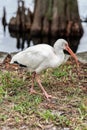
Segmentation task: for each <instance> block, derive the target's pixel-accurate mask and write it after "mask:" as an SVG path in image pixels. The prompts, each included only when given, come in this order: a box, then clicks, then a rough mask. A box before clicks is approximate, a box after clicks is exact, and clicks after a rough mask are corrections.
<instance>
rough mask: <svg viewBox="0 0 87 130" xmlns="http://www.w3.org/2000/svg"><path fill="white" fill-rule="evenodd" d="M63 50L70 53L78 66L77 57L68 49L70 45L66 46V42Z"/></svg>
mask: <svg viewBox="0 0 87 130" xmlns="http://www.w3.org/2000/svg"><path fill="white" fill-rule="evenodd" d="M65 50H67V51H68V52H69V53H70V54H71V56H72V57H73V58H74V59H75V61H76V64H77V67H79V63H78V58H77V56H76V55H75V54H74V52H73V51H72V50H71V49H70V47H69V46H68V44H67V45H66V47H65Z"/></svg>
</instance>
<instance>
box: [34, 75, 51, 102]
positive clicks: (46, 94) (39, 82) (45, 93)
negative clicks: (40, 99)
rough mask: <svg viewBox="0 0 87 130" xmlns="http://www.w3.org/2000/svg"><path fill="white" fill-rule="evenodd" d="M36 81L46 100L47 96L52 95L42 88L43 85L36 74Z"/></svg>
mask: <svg viewBox="0 0 87 130" xmlns="http://www.w3.org/2000/svg"><path fill="white" fill-rule="evenodd" d="M36 81H37V83H38V84H39V87H40V88H41V90H42V91H43V93H44V95H45V97H46V98H47V100H49V98H52V96H51V95H49V94H48V93H47V92H46V90H45V89H44V87H43V86H42V84H41V81H40V79H39V77H38V75H36Z"/></svg>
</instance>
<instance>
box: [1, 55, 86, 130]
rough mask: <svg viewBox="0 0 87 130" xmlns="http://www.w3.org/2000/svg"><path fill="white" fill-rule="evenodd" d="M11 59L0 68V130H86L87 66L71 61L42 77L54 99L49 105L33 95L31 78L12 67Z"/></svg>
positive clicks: (22, 71)
mask: <svg viewBox="0 0 87 130" xmlns="http://www.w3.org/2000/svg"><path fill="white" fill-rule="evenodd" d="M10 59H11V57H10V56H8V57H7V58H6V59H5V60H4V62H3V63H2V64H0V86H1V87H0V130H87V63H86V64H83V63H81V62H79V73H78V70H77V67H76V63H75V61H74V60H73V59H72V58H70V59H69V60H68V61H67V62H66V63H65V64H64V65H61V66H60V67H59V68H56V69H48V70H46V71H43V72H42V73H41V74H40V78H41V81H42V84H43V86H44V88H45V89H46V91H47V92H48V93H49V94H51V95H53V96H54V97H55V98H53V99H51V100H50V101H47V100H46V99H45V97H44V95H42V93H41V91H40V89H39V87H38V85H37V84H36V83H35V89H36V91H37V92H38V93H39V94H34V95H31V94H30V93H29V89H30V87H31V83H32V82H31V74H29V73H28V72H27V71H26V70H25V69H23V68H21V67H19V66H18V65H10V64H9V62H10Z"/></svg>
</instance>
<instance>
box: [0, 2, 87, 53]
mask: <svg viewBox="0 0 87 130" xmlns="http://www.w3.org/2000/svg"><path fill="white" fill-rule="evenodd" d="M24 1H25V6H26V7H29V8H30V9H31V11H33V7H34V0H24ZM78 5H79V13H80V17H81V19H84V18H85V17H86V16H87V0H78ZM4 6H5V7H6V12H7V15H6V20H7V23H8V22H9V20H10V18H11V17H12V16H15V15H16V10H17V0H14V1H13V0H3V1H2V0H0V12H2V13H0V51H3V52H9V53H10V52H16V51H20V50H23V49H24V48H27V47H28V46H32V45H35V44H38V43H43V42H44V43H47V44H50V45H53V43H54V42H55V39H49V38H32V39H31V38H30V37H29V35H28V34H27V35H25V34H21V38H19V37H20V36H19V34H10V33H9V32H8V27H6V32H4V30H3V26H2V23H1V19H2V15H3V7H4ZM82 26H83V29H84V34H83V36H82V38H81V39H80V40H78V39H70V43H71V45H72V44H73V46H71V48H72V50H74V52H84V51H87V23H82ZM15 36H16V37H17V38H15ZM68 40H69V39H68ZM77 45H78V46H77Z"/></svg>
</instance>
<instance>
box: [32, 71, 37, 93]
mask: <svg viewBox="0 0 87 130" xmlns="http://www.w3.org/2000/svg"><path fill="white" fill-rule="evenodd" d="M35 75H36V73H35V72H33V73H32V86H31V88H30V93H31V94H33V93H34V94H36V93H37V92H36V91H35V90H34V81H35Z"/></svg>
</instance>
